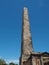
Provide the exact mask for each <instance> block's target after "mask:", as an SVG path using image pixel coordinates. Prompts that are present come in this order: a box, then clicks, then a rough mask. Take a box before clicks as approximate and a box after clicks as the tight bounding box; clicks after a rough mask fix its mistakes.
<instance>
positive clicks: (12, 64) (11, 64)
mask: <svg viewBox="0 0 49 65" xmlns="http://www.w3.org/2000/svg"><path fill="white" fill-rule="evenodd" d="M9 65H18V64H15V63H13V62H11V63H9Z"/></svg>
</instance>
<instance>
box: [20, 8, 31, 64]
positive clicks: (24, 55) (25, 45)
mask: <svg viewBox="0 0 49 65" xmlns="http://www.w3.org/2000/svg"><path fill="white" fill-rule="evenodd" d="M31 52H32V39H31V33H30V24H29V17H28V9H27V8H26V7H24V10H23V21H22V44H21V57H20V65H23V63H24V62H25V61H26V60H27V59H28V57H29V56H30V54H31Z"/></svg>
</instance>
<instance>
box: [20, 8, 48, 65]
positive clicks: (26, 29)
mask: <svg viewBox="0 0 49 65" xmlns="http://www.w3.org/2000/svg"><path fill="white" fill-rule="evenodd" d="M20 65H49V53H48V52H33V48H32V37H31V32H30V25H29V17H28V9H27V8H26V7H24V9H23V20H22V43H21V56H20Z"/></svg>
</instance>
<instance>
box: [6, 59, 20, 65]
mask: <svg viewBox="0 0 49 65" xmlns="http://www.w3.org/2000/svg"><path fill="white" fill-rule="evenodd" d="M5 61H6V63H8V64H9V63H10V62H13V63H17V64H19V60H14V59H13V60H10V59H8V60H5Z"/></svg>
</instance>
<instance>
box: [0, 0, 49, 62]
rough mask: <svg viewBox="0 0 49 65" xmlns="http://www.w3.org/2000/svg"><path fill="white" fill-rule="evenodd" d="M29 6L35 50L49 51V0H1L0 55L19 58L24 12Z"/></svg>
mask: <svg viewBox="0 0 49 65" xmlns="http://www.w3.org/2000/svg"><path fill="white" fill-rule="evenodd" d="M24 7H27V8H28V13H29V21H30V27H31V34H32V43H33V47H34V51H36V52H43V51H48V52H49V0H29V1H28V0H0V57H1V58H4V59H6V60H8V61H9V60H11V61H12V60H17V62H18V59H19V57H20V51H21V34H22V13H23V8H24Z"/></svg>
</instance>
